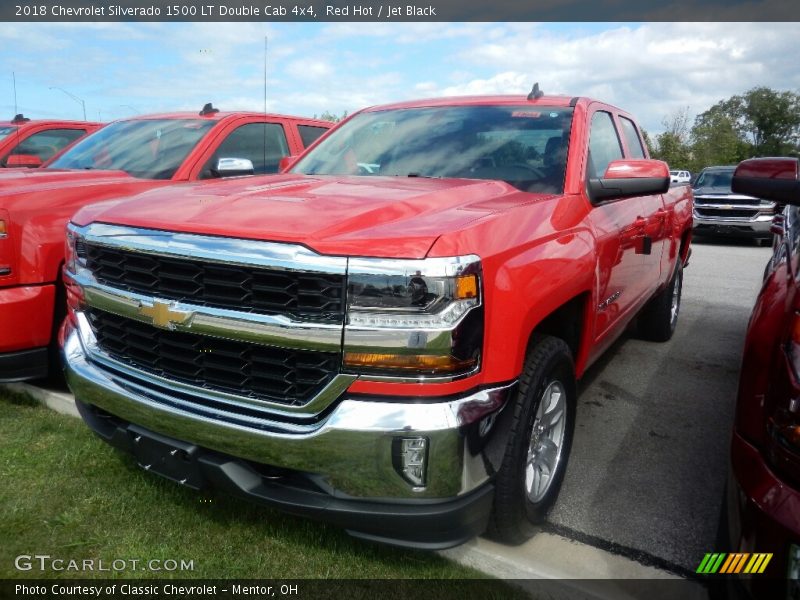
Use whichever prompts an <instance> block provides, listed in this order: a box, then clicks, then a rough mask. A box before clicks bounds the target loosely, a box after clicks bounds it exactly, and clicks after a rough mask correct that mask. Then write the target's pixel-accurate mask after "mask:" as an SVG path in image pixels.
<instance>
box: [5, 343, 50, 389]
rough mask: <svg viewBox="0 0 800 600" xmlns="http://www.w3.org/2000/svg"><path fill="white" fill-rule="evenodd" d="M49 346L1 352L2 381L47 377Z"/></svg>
mask: <svg viewBox="0 0 800 600" xmlns="http://www.w3.org/2000/svg"><path fill="white" fill-rule="evenodd" d="M48 357H49V354H48V352H47V348H34V349H33V350H21V351H19V352H4V353H2V354H0V383H11V382H12V381H26V380H28V379H41V378H43V377H47V372H48V360H49V358H48Z"/></svg>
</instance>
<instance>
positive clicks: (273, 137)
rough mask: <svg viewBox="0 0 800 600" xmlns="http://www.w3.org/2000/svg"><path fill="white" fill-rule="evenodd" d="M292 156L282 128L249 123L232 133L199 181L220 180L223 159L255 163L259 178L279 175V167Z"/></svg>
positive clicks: (208, 163) (207, 165)
mask: <svg viewBox="0 0 800 600" xmlns="http://www.w3.org/2000/svg"><path fill="white" fill-rule="evenodd" d="M288 155H289V145H288V144H287V142H286V134H285V133H284V131H283V125H279V124H277V123H248V124H247V125H242V126H241V127H238V128H236V129H234V130H233V132H232V133H231V134H230V135H229V136H228V137H227V138H225V140H224V141H223V142H222V143H221V144H220V145H219V147H218V148H217V150H216V151H215V152H214V155H213V156H212V157H211V159H210V160H209V161H208V162H207V163H206V165H205V167H203V170H202V171H201V173H200V179H211V178H214V177H218V175H217V174H216V166H217V161H219V159H220V158H246V159H248V160H250V161H252V163H253V169H254V172H255V174H256V175H264V174H267V173H277V172H278V163H279V162H280V160H281V159H282V158H283V157H284V156H288Z"/></svg>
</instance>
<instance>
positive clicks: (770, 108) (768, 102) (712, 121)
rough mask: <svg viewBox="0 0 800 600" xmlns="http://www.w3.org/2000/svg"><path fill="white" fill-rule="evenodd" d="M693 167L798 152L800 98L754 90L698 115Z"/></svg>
mask: <svg viewBox="0 0 800 600" xmlns="http://www.w3.org/2000/svg"><path fill="white" fill-rule="evenodd" d="M691 137H692V155H693V159H692V163H693V166H694V167H700V168H702V167H704V166H708V165H712V164H728V165H729V164H735V163H737V162H739V161H740V160H743V159H745V158H749V157H752V156H781V155H797V154H798V153H800V145H799V143H800V95H798V94H796V93H794V92H780V91H776V90H773V89H770V88H767V87H755V88H753V89H751V90H749V91H747V92H745V93H744V94H741V95H736V96H731V97H730V98H728V99H727V100H721V101H720V102H717V103H716V104H715V105H714V106H712V107H711V108H709V109H708V110H707V111H705V112H704V113H701V114H699V115H697V118H696V119H695V123H694V127H692V136H691Z"/></svg>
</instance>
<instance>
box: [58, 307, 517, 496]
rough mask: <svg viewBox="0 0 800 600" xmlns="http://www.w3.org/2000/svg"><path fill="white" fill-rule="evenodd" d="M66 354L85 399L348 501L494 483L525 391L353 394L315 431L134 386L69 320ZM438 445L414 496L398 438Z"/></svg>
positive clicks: (73, 383)
mask: <svg viewBox="0 0 800 600" xmlns="http://www.w3.org/2000/svg"><path fill="white" fill-rule="evenodd" d="M64 327H65V330H64V331H63V332H62V339H63V340H64V344H63V348H62V354H63V358H64V369H65V375H66V379H67V383H68V384H69V387H70V388H71V389H72V392H73V393H74V394H75V397H76V399H78V400H79V401H80V402H83V403H84V404H89V405H92V406H95V407H98V408H100V409H102V410H103V411H105V412H107V413H109V414H111V415H113V416H115V417H118V418H120V419H123V420H125V421H128V422H130V423H133V424H136V425H140V426H142V427H145V428H147V429H149V430H152V431H154V432H156V433H160V434H162V435H165V436H170V437H172V438H175V439H178V440H183V441H187V442H191V443H193V444H197V445H199V446H203V447H206V448H209V449H211V450H215V451H218V452H222V453H225V454H228V455H231V456H234V457H238V458H243V459H247V460H251V461H255V462H258V463H261V464H266V465H270V466H273V467H278V468H284V469H291V470H294V471H298V472H302V473H306V474H308V475H310V476H312V477H313V478H314V479H315V481H316V482H317V483H318V484H319V485H320V486H321V487H324V488H326V489H327V490H328V491H329V493H330V494H331V495H332V496H334V497H338V498H371V499H389V498H391V499H409V500H412V499H424V498H428V499H443V498H454V497H457V496H461V495H464V494H467V493H469V492H470V491H472V490H475V489H477V488H479V487H480V486H482V485H483V484H485V483H487V482H488V481H489V479H490V478H491V476H492V475H493V472H494V470H495V469H496V468H498V467H499V465H498V464H497V461H498V460H501V459H502V452H501V451H500V449H502V448H503V447H504V446H505V440H504V439H502V438H503V437H504V435H505V434H504V432H503V430H504V428H502V427H497V426H496V425H497V422H498V421H500V420H502V421H505V419H496V418H495V417H497V415H498V414H499V413H501V412H503V411H502V409H503V408H504V407H505V406H506V401H507V399H508V397H509V395H510V394H511V393H512V391H513V389H514V386H515V384H513V383H512V384H508V385H504V386H501V387H496V388H492V389H485V390H481V391H477V392H474V393H471V394H469V395H467V396H464V397H458V398H447V399H446V400H444V399H436V398H432V399H428V398H426V399H425V400H424V401H419V399H416V401H414V400H415V399H404V398H397V397H393V398H386V399H381V400H375V399H369V400H368V399H363V400H362V399H356V398H352V397H349V396H348V395H347V393H346V392H345V394H344V395H343V396H342V398H341V399H340V400H338V401H337V402H334V403H333V404H332V406H333V408H332V410H331V411H330V412H328V413H327V414H326V415H325V416H322V417H321V418H319V419H317V420H314V421H312V422H306V423H301V424H298V423H290V422H286V421H280V420H276V421H266V420H263V421H262V422H260V423H253V424H251V425H244V424H237V423H231V422H226V421H223V420H221V419H222V418H223V417H222V416H221V415H217V418H214V415H213V414H209V413H208V412H206V413H204V414H198V413H196V412H194V411H192V410H191V407H190V406H187V403H186V402H185V400H181V399H179V398H177V397H172V396H170V394H169V390H168V389H167V390H164V389H163V388H162V389H160V390H159V389H148V388H146V387H144V386H141V385H132V384H131V382H130V381H129V380H128V379H126V378H125V377H124V376H121V375H119V374H115V373H114V371H112V370H109V369H107V368H105V367H103V366H100V365H98V364H95V363H94V362H93V361H92V360H91V357H90V355H89V354H88V353H87V351H86V349H85V348H84V346H83V342H82V340H81V339H80V336H79V334H78V332H77V330H76V329H75V328H74V327H73V326H72V324H71V323H70V322H69V320H67V322H66V323H65V325H64ZM409 436H413V437H417V436H419V437H426V438H427V439H428V458H427V482H426V486H425V487H424V488H421V489H420V488H414V487H413V486H411V485H410V484H409V483H408V482H407V481H405V479H403V478H402V477H401V476H400V474H399V473H398V471H397V470H396V469H395V467H394V460H395V457H394V455H393V446H394V445H395V444H394V440H395V439H397V438H400V437H409Z"/></svg>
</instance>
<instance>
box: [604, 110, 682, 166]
mask: <svg viewBox="0 0 800 600" xmlns="http://www.w3.org/2000/svg"><path fill="white" fill-rule="evenodd" d="M619 122H620V124H621V125H622V135H624V136H625V143H626V144H627V145H628V152H630V154H631V155H630V158H644V147H643V146H642V140H641V138H640V137H639V132H637V131H636V125H634V124H633V121H631V120H630V119H626V118H625V117H620V118H619ZM679 175H681V176H683V171H681V172H680V173H679Z"/></svg>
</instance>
